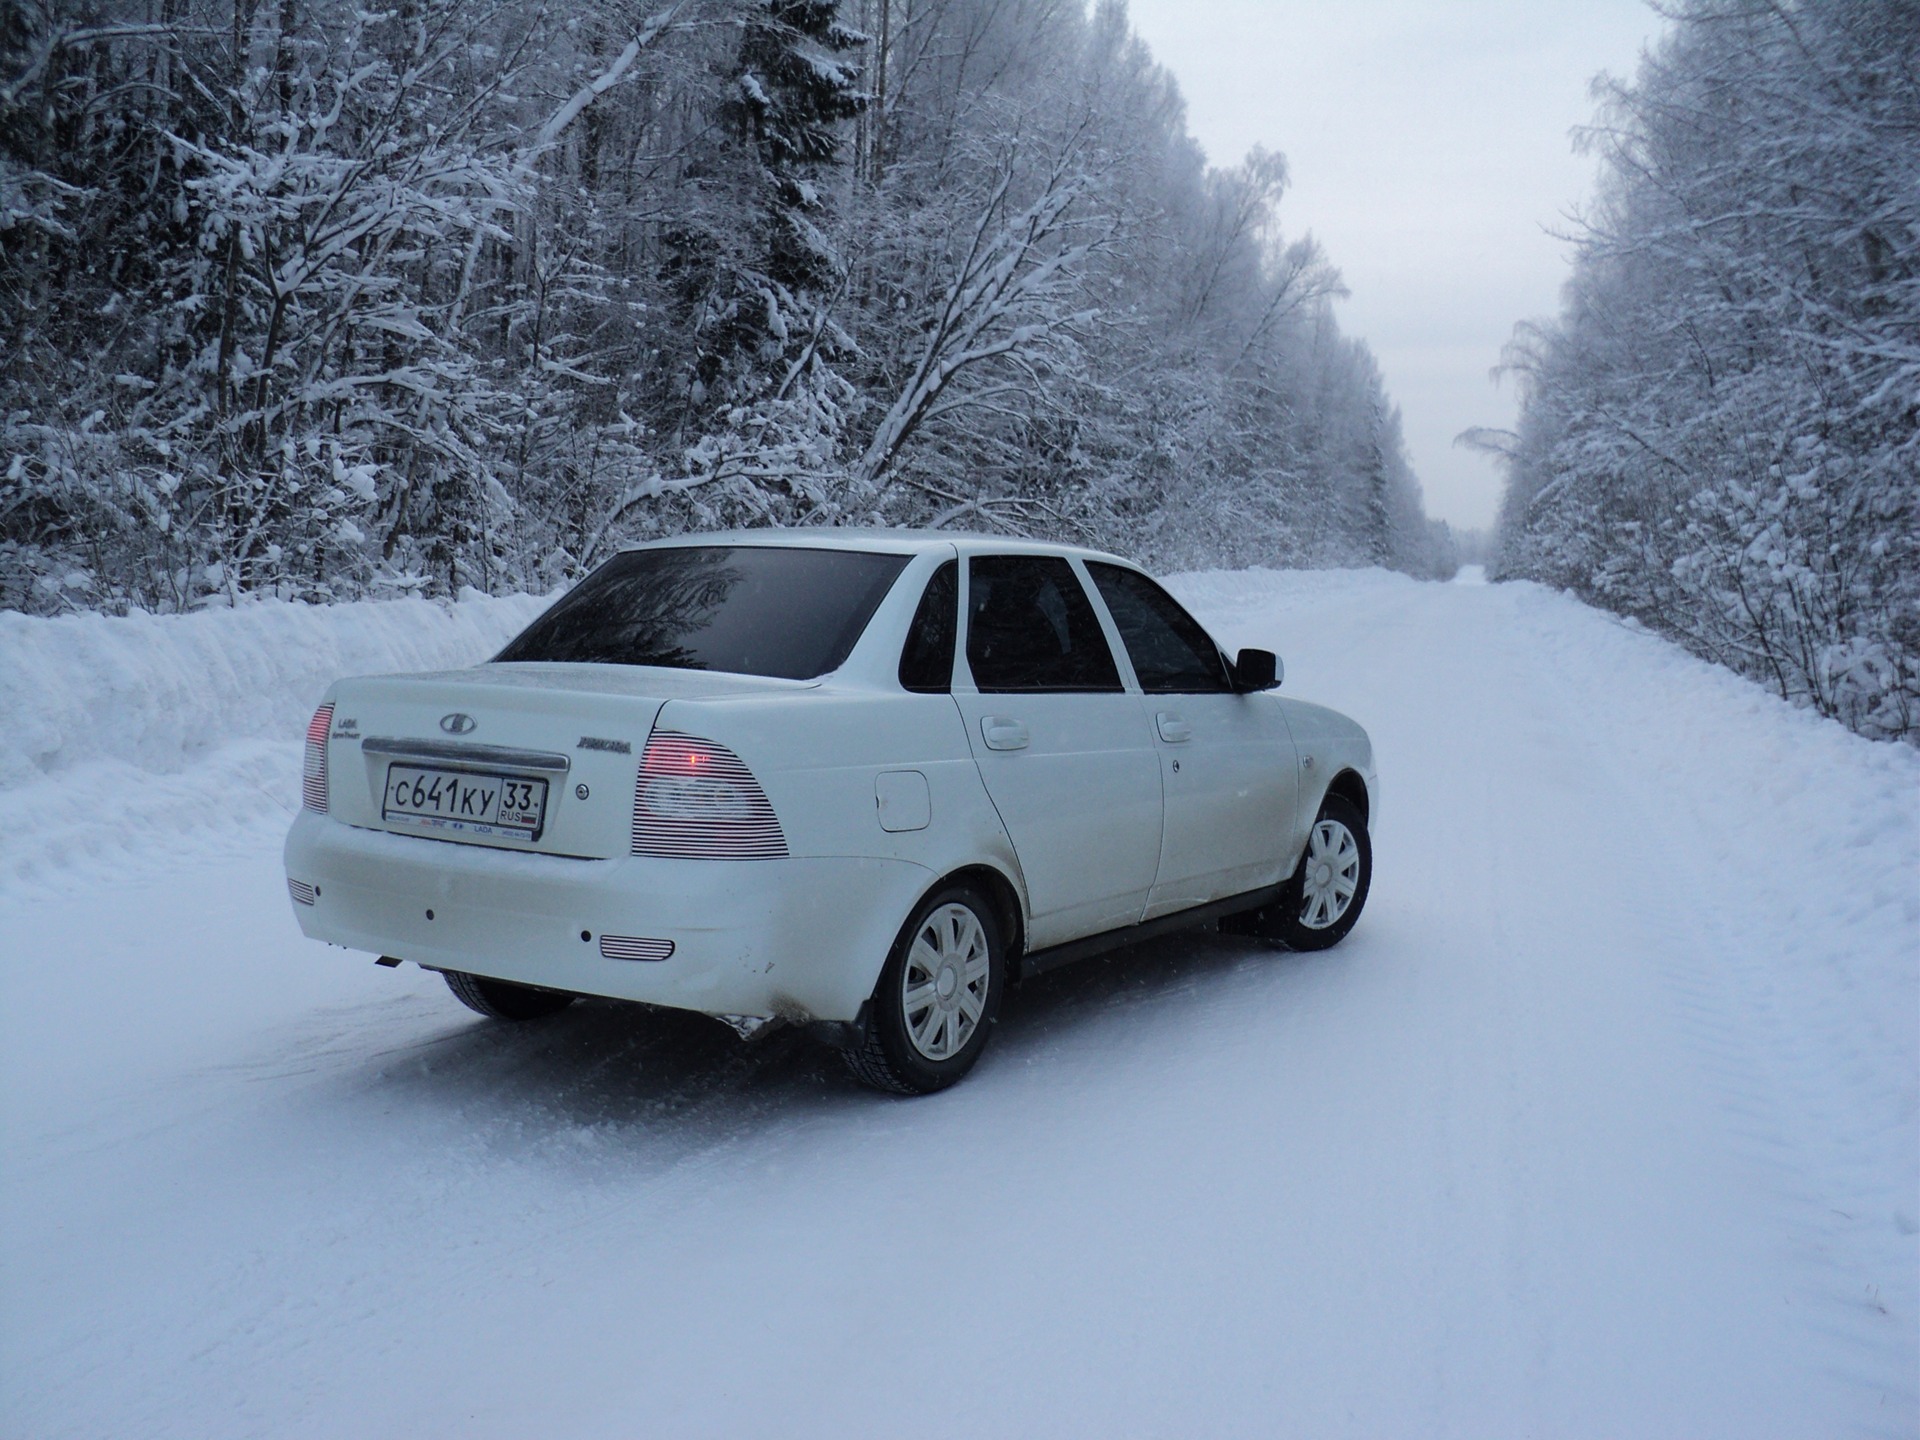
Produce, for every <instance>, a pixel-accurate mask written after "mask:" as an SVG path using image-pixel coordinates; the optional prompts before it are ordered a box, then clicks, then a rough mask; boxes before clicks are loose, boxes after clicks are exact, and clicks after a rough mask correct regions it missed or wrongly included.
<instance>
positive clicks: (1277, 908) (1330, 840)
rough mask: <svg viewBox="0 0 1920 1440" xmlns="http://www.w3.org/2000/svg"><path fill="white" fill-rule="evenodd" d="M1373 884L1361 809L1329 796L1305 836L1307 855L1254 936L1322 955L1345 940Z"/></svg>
mask: <svg viewBox="0 0 1920 1440" xmlns="http://www.w3.org/2000/svg"><path fill="white" fill-rule="evenodd" d="M1372 884H1373V841H1372V839H1371V838H1370V837H1369V836H1368V834H1367V822H1366V819H1365V817H1364V816H1362V815H1361V813H1360V807H1359V806H1357V805H1355V804H1354V803H1353V802H1352V801H1351V800H1348V799H1345V798H1343V797H1342V796H1339V795H1329V796H1327V798H1326V800H1325V801H1324V802H1323V803H1322V804H1321V806H1320V814H1319V816H1318V817H1317V818H1316V819H1315V820H1314V822H1313V829H1312V831H1311V832H1310V833H1309V834H1308V836H1307V848H1306V853H1304V854H1303V855H1301V857H1300V866H1299V868H1298V869H1297V870H1295V871H1294V872H1293V877H1292V878H1291V879H1290V880H1288V881H1287V884H1286V889H1285V890H1284V891H1282V892H1281V895H1280V898H1279V899H1278V900H1276V901H1274V903H1273V904H1272V905H1270V906H1268V907H1267V908H1266V909H1265V910H1262V911H1261V912H1260V913H1259V915H1258V917H1257V920H1256V924H1255V927H1254V928H1255V933H1257V934H1259V935H1261V936H1262V937H1264V938H1266V939H1268V940H1277V941H1279V942H1280V943H1281V944H1282V945H1284V946H1286V947H1287V948H1288V949H1289V950H1325V949H1327V948H1329V947H1330V946H1334V945H1338V944H1339V943H1340V942H1341V941H1342V940H1344V939H1346V937H1347V932H1348V931H1349V930H1351V929H1353V926H1354V922H1355V921H1357V920H1358V919H1359V918H1360V911H1361V910H1362V909H1363V908H1364V907H1365V905H1366V903H1367V891H1368V889H1369V888H1370V887H1371V885H1372Z"/></svg>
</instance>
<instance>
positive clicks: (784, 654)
mask: <svg viewBox="0 0 1920 1440" xmlns="http://www.w3.org/2000/svg"><path fill="white" fill-rule="evenodd" d="M909 558H910V557H908V556H905V555H875V554H870V553H868V552H866V551H861V550H824V549H822V550H813V549H801V548H798V547H789V546H773V545H687V546H674V547H669V548H663V549H659V550H629V551H627V552H626V553H625V554H622V555H616V556H614V558H613V559H611V560H609V561H608V562H607V563H606V564H604V565H602V566H601V567H600V568H599V569H598V570H596V571H594V572H593V574H591V575H589V576H588V577H587V578H586V579H585V580H582V581H581V582H580V583H579V584H578V585H577V586H575V587H574V588H573V589H572V590H571V591H570V592H569V593H568V594H567V595H566V596H565V597H564V598H563V599H562V600H561V601H560V603H559V604H557V605H555V606H554V607H553V608H552V609H551V610H549V611H547V613H546V614H544V615H542V616H541V617H540V618H539V619H538V620H536V621H534V622H533V624H532V625H530V626H528V627H527V628H526V630H524V631H522V632H521V634H520V636H519V637H518V638H517V639H515V640H514V641H513V643H512V644H510V645H508V646H507V648H506V649H504V650H502V651H501V652H500V653H499V654H498V655H496V656H495V657H494V659H495V660H554V661H576V662H590V663H597V664H603V665H660V666H665V667H667V668H668V669H673V670H722V671H726V672H728V673H730V674H735V675H769V676H773V677H775V678H778V679H783V680H811V679H813V678H815V677H816V676H819V675H825V674H826V673H827V672H828V671H830V670H837V669H839V668H840V666H841V665H842V664H843V663H844V662H845V661H846V658H847V656H848V655H849V654H850V653H851V652H852V650H853V646H854V642H855V641H856V640H858V639H859V638H860V633H861V632H862V631H863V630H865V629H866V628H867V622H868V621H869V620H871V619H872V618H873V612H874V611H875V610H876V609H878V608H879V605H880V601H881V599H882V598H883V597H884V596H885V595H886V593H887V591H888V589H889V588H890V587H891V586H892V585H893V582H894V581H895V580H896V579H898V578H899V575H900V572H901V571H902V570H903V569H905V568H906V564H907V561H908V559H909Z"/></svg>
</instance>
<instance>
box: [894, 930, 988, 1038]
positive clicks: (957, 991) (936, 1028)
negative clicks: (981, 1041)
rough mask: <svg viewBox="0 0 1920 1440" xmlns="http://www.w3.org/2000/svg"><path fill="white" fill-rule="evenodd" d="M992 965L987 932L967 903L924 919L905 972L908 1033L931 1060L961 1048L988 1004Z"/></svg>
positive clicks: (903, 1001)
mask: <svg viewBox="0 0 1920 1440" xmlns="http://www.w3.org/2000/svg"><path fill="white" fill-rule="evenodd" d="M991 981H992V966H991V963H990V962H989V960H988V958H987V933H986V931H985V930H983V929H981V927H980V919H979V917H978V916H977V915H975V914H974V913H973V911H971V910H969V909H968V908H967V907H966V906H965V905H942V906H941V907H940V908H939V909H938V910H935V911H934V912H933V913H932V914H931V915H929V916H927V918H926V919H924V920H922V921H921V922H920V929H919V930H918V932H916V933H915V935H914V937H913V944H912V946H911V947H910V948H909V949H908V951H907V963H906V967H905V971H904V973H903V974H902V975H901V977H900V999H901V1004H902V1006H903V1008H904V1009H905V1011H906V1016H907V1037H908V1038H909V1039H910V1040H912V1041H913V1048H914V1049H916V1050H918V1051H919V1052H920V1053H921V1054H922V1055H924V1056H926V1057H927V1059H929V1060H947V1059H951V1058H952V1057H953V1056H954V1055H956V1054H958V1053H959V1052H960V1050H961V1049H962V1048H964V1047H965V1045H966V1043H967V1041H969V1040H971V1039H972V1038H973V1032H974V1031H975V1030H977V1029H979V1028H980V1017H981V1015H983V1014H984V1013H985V1012H986V1008H987V986H988V984H989V983H991Z"/></svg>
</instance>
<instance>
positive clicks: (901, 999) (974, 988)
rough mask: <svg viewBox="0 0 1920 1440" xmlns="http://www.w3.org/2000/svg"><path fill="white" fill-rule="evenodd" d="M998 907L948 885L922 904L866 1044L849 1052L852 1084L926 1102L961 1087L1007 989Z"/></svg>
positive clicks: (875, 1006) (871, 1014)
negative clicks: (996, 916) (922, 1098)
mask: <svg viewBox="0 0 1920 1440" xmlns="http://www.w3.org/2000/svg"><path fill="white" fill-rule="evenodd" d="M1006 968H1007V967H1006V950H1005V944H1004V942H1003V941H1002V940H1001V938H1000V927H999V925H998V924H997V923H996V922H995V920H994V913H993V907H992V906H991V905H989V904H988V903H987V901H986V899H985V898H984V897H983V896H982V895H981V894H980V892H979V891H977V890H975V889H973V888H972V887H971V886H967V885H950V886H947V887H945V888H943V889H941V890H939V891H936V892H935V893H934V894H933V895H932V896H930V897H929V898H927V899H926V900H923V901H921V902H920V907H919V908H918V909H917V910H915V911H914V913H913V918H912V920H910V921H909V922H908V923H907V927H906V928H905V929H904V930H902V931H901V932H900V938H899V940H897V941H896V942H895V943H894V947H893V954H892V955H890V956H889V957H888V959H887V966H886V969H884V970H883V971H881V972H880V984H879V985H878V986H877V987H876V988H875V990H874V992H873V1000H872V1003H871V1007H870V1009H869V1011H868V1016H867V1035H866V1040H865V1042H864V1043H863V1044H861V1045H859V1046H858V1047H856V1048H854V1049H850V1050H848V1051H846V1052H845V1055H846V1060H847V1068H848V1069H850V1070H851V1071H852V1072H853V1074H854V1078H855V1079H857V1080H859V1081H860V1082H861V1083H863V1084H866V1085H870V1086H872V1087H873V1088H874V1089H876V1090H886V1091H889V1092H891V1093H892V1094H895V1095H928V1094H931V1093H932V1092H934V1091H935V1090H944V1089H946V1088H947V1086H949V1085H951V1084H953V1083H954V1082H955V1081H957V1080H959V1079H960V1078H961V1076H963V1075H965V1074H966V1073H967V1072H968V1071H969V1070H971V1069H972V1068H973V1066H974V1062H975V1061H977V1060H978V1059H979V1058H980V1052H981V1051H982V1050H984V1049H986V1047H987V1039H988V1037H989V1036H990V1035H991V1034H992V1032H993V1021H994V1016H995V1014H996V1013H998V1011H999V1008H1000V992H1001V989H1002V987H1003V986H1004V985H1005V983H1006Z"/></svg>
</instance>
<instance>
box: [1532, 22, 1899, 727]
mask: <svg viewBox="0 0 1920 1440" xmlns="http://www.w3.org/2000/svg"><path fill="white" fill-rule="evenodd" d="M1917 76H1920V10H1916V8H1915V7H1914V5H1913V4H1911V3H1910V0H1711V3H1708V0H1690V3H1687V4H1685V5H1682V6H1681V7H1680V8H1679V9H1678V10H1677V11H1676V13H1675V23H1674V26H1673V29H1672V31H1671V33H1670V34H1669V36H1668V37H1667V39H1666V40H1665V41H1664V43H1663V44H1662V45H1661V46H1660V47H1659V49H1658V50H1657V51H1656V52H1654V53H1653V54H1651V55H1650V56H1648V57H1647V59H1646V60H1645V62H1644V64H1643V66H1642V68H1641V71H1640V74H1639V77H1638V78H1637V80H1636V81H1635V82H1633V83H1632V84H1625V83H1616V84H1612V85H1610V86H1609V87H1608V88H1607V90H1606V92H1605V107H1604V110H1603V113H1602V117H1601V120H1600V123H1599V124H1598V125H1597V126H1596V127H1595V128H1594V129H1593V130H1592V132H1591V142H1592V144H1593V145H1594V147H1595V148H1596V149H1597V150H1598V152H1599V153H1600V154H1601V156H1602V157H1603V158H1604V160H1605V162H1606V177H1607V178H1606V180H1605V185H1604V189H1603V192H1602V194H1601V197H1600V200H1599V204H1598V206H1597V208H1596V210H1595V212H1594V214H1593V215H1592V216H1591V217H1589V220H1588V223H1587V226H1586V229H1585V232H1584V234H1583V235H1582V237H1581V238H1580V241H1579V250H1578V254H1577V258H1576V265H1575V270H1574V274H1573V278H1572V280H1571V282H1570V283H1569V285H1568V287H1567V292H1566V298H1565V309H1564V312H1563V314H1562V316H1561V317H1560V319H1559V321H1558V322H1557V323H1554V324H1551V325H1541V326H1524V327H1522V328H1521V330H1520V331H1519V332H1518V333H1517V334H1516V337H1515V341H1514V344H1513V347H1512V352H1511V355H1510V361H1511V363H1512V365H1513V366H1514V368H1516V369H1517V370H1518V371H1519V373H1520V374H1521V376H1522V377H1523V384H1524V403H1523V408H1522V414H1521V421H1520V425H1519V428H1518V432H1517V434H1516V435H1515V436H1514V437H1512V441H1511V445H1510V448H1509V474H1510V479H1509V485H1508V491H1507V495H1506V498H1505V502H1504V510H1503V514H1502V519H1501V526H1500V534H1499V550H1498V556H1497V565H1498V568H1499V570H1500V571H1501V572H1502V573H1505V574H1509V575H1527V576H1536V577H1539V578H1542V579H1546V580H1549V581H1552V582H1554V583H1558V584H1563V585H1567V586H1570V587H1572V588H1574V589H1576V590H1578V591H1579V592H1580V593H1582V594H1583V595H1586V596H1588V597H1589V598H1592V599H1594V600H1595V601H1597V602H1598V603H1601V604H1605V605H1608V606H1610V607H1612V608H1614V609H1616V610H1619V611H1622V612H1623V613H1626V614H1629V615H1633V616H1636V617H1638V618H1639V619H1641V620H1643V621H1644V622H1645V623H1647V624H1649V625H1651V626H1653V627H1655V628H1657V629H1659V630H1661V631H1663V632H1664V633H1667V634H1669V635H1673V636H1675V637H1677V638H1679V639H1680V640H1682V641H1683V642H1684V643H1686V644H1687V645H1689V646H1690V647H1692V648H1693V649H1695V650H1696V651H1698V652H1699V653H1701V654H1703V655H1706V656H1709V657H1711V658H1713V659H1716V660H1719V661H1721V662H1723V663H1725V664H1728V665H1730V666H1732V667H1733V668H1735V669H1737V670H1740V671H1742V672H1743V673H1746V674H1749V675H1752V676H1755V677H1756V678H1758V679H1761V680H1762V681H1764V682H1765V683H1767V684H1769V685H1771V686H1773V687H1774V688H1775V689H1777V690H1778V691H1779V693H1780V694H1782V695H1783V696H1786V697H1788V698H1790V699H1793V700H1795V701H1798V702H1804V703H1807V704H1810V705H1812V706H1814V707H1816V708H1817V709H1819V710H1820V711H1821V712H1822V713H1824V714H1828V715H1833V716H1836V717H1838V718H1839V719H1841V720H1843V721H1845V722H1846V723H1847V724H1849V725H1851V726H1853V727H1854V728H1855V729H1858V730H1860V731H1862V732H1863V733H1866V734H1869V735H1880V736H1905V737H1907V738H1909V739H1920V78H1916V77H1917Z"/></svg>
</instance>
